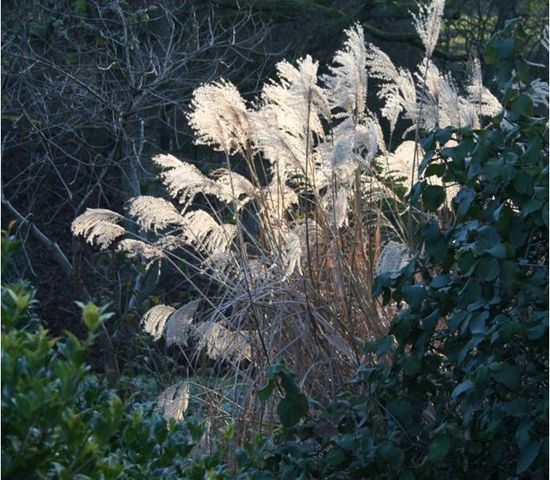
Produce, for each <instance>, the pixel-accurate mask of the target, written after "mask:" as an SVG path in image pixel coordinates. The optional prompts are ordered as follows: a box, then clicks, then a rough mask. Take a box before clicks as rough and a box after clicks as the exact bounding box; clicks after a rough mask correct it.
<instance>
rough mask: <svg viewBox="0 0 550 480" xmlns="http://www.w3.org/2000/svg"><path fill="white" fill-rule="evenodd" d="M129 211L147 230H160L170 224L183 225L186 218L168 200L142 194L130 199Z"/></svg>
mask: <svg viewBox="0 0 550 480" xmlns="http://www.w3.org/2000/svg"><path fill="white" fill-rule="evenodd" d="M128 213H129V214H130V215H131V216H132V217H134V218H135V219H136V221H137V223H138V224H139V225H140V226H141V227H143V228H144V229H145V230H148V231H153V232H158V231H159V230H162V229H164V228H166V227H169V226H171V225H172V226H180V227H181V226H183V225H184V224H185V220H184V218H183V217H182V216H181V215H180V214H179V212H178V211H177V210H176V207H174V205H172V204H171V203H170V202H169V201H168V200H164V199H163V198H158V197H151V196H149V195H141V196H139V197H133V198H131V199H130V200H128Z"/></svg>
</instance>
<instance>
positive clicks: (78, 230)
mask: <svg viewBox="0 0 550 480" xmlns="http://www.w3.org/2000/svg"><path fill="white" fill-rule="evenodd" d="M123 219H124V217H123V216H122V215H120V214H118V213H116V212H112V211H111V210H106V209H102V208H88V209H87V210H86V211H85V212H84V213H83V214H82V215H80V216H78V217H77V218H76V219H75V220H74V221H73V223H72V225H71V231H72V233H73V235H77V236H82V237H84V238H85V240H86V241H87V242H88V243H89V244H90V245H96V246H98V247H99V248H101V249H106V248H108V247H109V246H110V245H111V244H112V243H113V242H114V241H115V240H117V239H118V238H120V237H122V236H123V235H125V234H126V233H127V232H126V230H125V229H124V228H123V227H121V226H120V225H118V224H117V222H120V221H121V220H123Z"/></svg>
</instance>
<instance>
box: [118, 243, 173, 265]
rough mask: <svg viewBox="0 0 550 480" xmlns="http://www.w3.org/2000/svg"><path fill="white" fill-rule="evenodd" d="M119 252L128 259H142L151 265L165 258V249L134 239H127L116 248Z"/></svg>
mask: <svg viewBox="0 0 550 480" xmlns="http://www.w3.org/2000/svg"><path fill="white" fill-rule="evenodd" d="M116 250H117V252H122V253H124V254H125V255H126V256H127V257H128V258H140V259H143V260H145V261H146V263H147V265H151V263H152V262H154V261H155V260H161V259H163V258H165V254H164V251H163V250H164V249H163V248H160V247H157V246H156V245H153V244H150V243H145V242H142V241H141V240H136V239H133V238H125V239H124V240H121V241H120V242H119V243H118V244H117V246H116Z"/></svg>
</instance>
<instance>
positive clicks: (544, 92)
mask: <svg viewBox="0 0 550 480" xmlns="http://www.w3.org/2000/svg"><path fill="white" fill-rule="evenodd" d="M529 96H530V97H531V100H533V104H534V105H536V106H538V105H542V106H544V107H546V108H547V109H548V82H544V81H542V80H541V79H540V78H536V79H535V80H533V81H532V82H531V83H530V84H529Z"/></svg>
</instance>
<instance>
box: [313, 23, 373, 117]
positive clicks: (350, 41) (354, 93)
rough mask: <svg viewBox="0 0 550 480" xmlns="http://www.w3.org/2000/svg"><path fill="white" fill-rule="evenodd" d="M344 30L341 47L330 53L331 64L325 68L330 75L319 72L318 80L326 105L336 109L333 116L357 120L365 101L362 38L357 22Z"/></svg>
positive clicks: (362, 113) (364, 59)
mask: <svg viewBox="0 0 550 480" xmlns="http://www.w3.org/2000/svg"><path fill="white" fill-rule="evenodd" d="M344 33H345V34H346V37H347V38H346V40H345V42H344V47H343V48H342V49H341V50H338V51H337V52H336V54H335V55H334V58H333V60H332V61H333V63H334V65H333V66H330V67H329V70H330V72H331V75H323V76H322V77H321V80H322V81H323V83H324V84H325V89H326V90H327V94H326V96H327V98H328V101H329V104H330V106H331V108H332V109H333V110H336V113H335V118H338V119H342V118H350V119H351V120H352V122H353V123H357V122H359V121H360V120H361V118H362V116H363V115H364V114H365V108H366V101H367V70H366V48H365V37H364V34H363V28H362V27H361V26H360V25H359V24H355V25H353V26H351V27H350V28H348V29H347V30H346V31H345V32H344ZM339 110H343V111H339Z"/></svg>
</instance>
